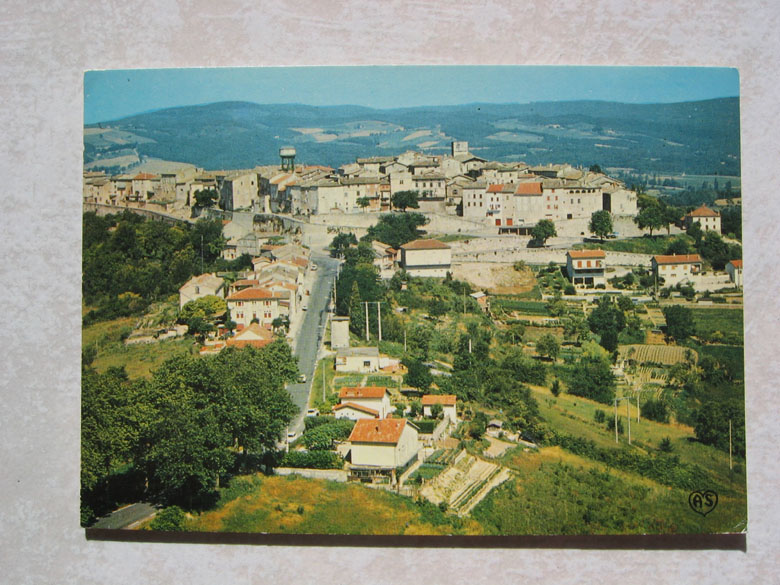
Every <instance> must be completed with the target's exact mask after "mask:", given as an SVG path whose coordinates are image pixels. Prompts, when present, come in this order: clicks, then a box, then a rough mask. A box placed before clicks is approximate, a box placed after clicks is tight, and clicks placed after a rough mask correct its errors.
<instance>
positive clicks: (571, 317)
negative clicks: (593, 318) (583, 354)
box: [563, 313, 590, 343]
mask: <svg viewBox="0 0 780 585" xmlns="http://www.w3.org/2000/svg"><path fill="white" fill-rule="evenodd" d="M563 335H564V336H565V337H566V339H573V340H574V341H575V342H577V343H582V342H583V341H585V340H586V339H588V337H589V336H590V328H589V327H588V320H587V319H586V318H585V316H584V315H583V314H582V313H569V314H568V315H566V317H565V318H564V319H563Z"/></svg>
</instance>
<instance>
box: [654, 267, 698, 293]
mask: <svg viewBox="0 0 780 585" xmlns="http://www.w3.org/2000/svg"><path fill="white" fill-rule="evenodd" d="M653 270H654V272H655V274H656V276H657V277H658V279H659V283H660V279H661V278H663V279H664V283H663V286H665V287H666V286H674V285H676V284H677V283H678V282H684V281H692V279H693V278H695V277H696V276H697V275H698V273H699V271H700V265H699V264H693V263H684V264H656V263H655V261H653ZM694 284H695V283H694Z"/></svg>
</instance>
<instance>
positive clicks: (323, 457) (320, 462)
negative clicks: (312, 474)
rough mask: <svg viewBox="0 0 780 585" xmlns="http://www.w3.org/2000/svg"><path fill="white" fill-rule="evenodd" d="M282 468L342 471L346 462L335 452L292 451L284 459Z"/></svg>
mask: <svg viewBox="0 0 780 585" xmlns="http://www.w3.org/2000/svg"><path fill="white" fill-rule="evenodd" d="M279 466H280V467H295V468H309V469H341V468H342V467H344V461H343V460H342V459H341V457H339V455H338V453H334V452H333V451H290V452H289V453H285V454H284V457H282V461H281V464H280V465H279Z"/></svg>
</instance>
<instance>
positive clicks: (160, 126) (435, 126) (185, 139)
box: [84, 98, 740, 176]
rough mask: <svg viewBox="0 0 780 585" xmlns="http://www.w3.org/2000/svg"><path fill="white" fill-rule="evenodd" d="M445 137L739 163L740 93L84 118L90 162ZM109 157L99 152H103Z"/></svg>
mask: <svg viewBox="0 0 780 585" xmlns="http://www.w3.org/2000/svg"><path fill="white" fill-rule="evenodd" d="M452 140H466V141H468V142H469V146H470V150H471V151H472V152H473V153H474V154H477V155H479V156H481V157H483V158H486V159H489V160H499V161H510V160H518V161H525V162H527V163H529V164H532V165H535V164H547V163H561V162H568V163H571V164H574V165H583V166H590V165H591V164H595V163H597V164H599V165H600V166H601V167H621V168H632V169H637V170H639V171H641V172H677V173H683V172H684V173H690V174H721V175H734V176H737V175H739V174H740V159H739V156H740V150H739V148H740V145H739V100H738V98H723V99H715V100H707V101H699V102H685V103H676V104H623V103H611V102H595V101H576V102H540V103H531V104H467V105H462V106H436V107H414V108H402V109H392V110H375V109H371V108H365V107H360V106H335V107H314V106H305V105H299V104H264V105H263V104H255V103H248V102H220V103H215V104H208V105H201V106H186V107H177V108H169V109H164V110H158V111H154V112H150V113H144V114H138V115H135V116H130V117H127V118H122V119H120V120H114V121H110V122H104V123H101V124H90V125H88V126H85V128H84V162H85V164H87V165H89V166H90V168H100V167H101V166H105V167H106V168H108V169H109V170H116V169H115V168H114V167H112V165H113V164H115V163H116V161H133V160H136V159H138V160H141V161H143V160H146V159H148V158H150V157H152V158H159V159H165V160H175V161H182V162H187V163H192V164H194V165H197V166H200V167H204V168H207V169H233V168H251V167H254V166H256V165H259V164H274V163H276V162H277V161H278V152H279V147H280V146H282V145H292V146H295V148H296V150H297V153H298V156H297V159H296V160H297V161H298V162H303V163H307V164H325V165H330V166H334V167H338V166H340V165H342V164H345V163H349V162H354V160H355V158H357V157H365V156H378V155H395V154H400V153H401V152H403V151H404V150H409V149H414V150H423V151H426V152H429V153H432V154H442V153H446V152H448V151H449V148H450V146H449V144H450V142H451V141H452ZM104 161H105V162H104Z"/></svg>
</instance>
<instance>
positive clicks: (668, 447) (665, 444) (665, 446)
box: [658, 437, 674, 453]
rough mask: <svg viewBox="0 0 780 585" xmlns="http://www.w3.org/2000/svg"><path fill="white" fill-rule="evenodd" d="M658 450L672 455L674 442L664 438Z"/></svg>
mask: <svg viewBox="0 0 780 585" xmlns="http://www.w3.org/2000/svg"><path fill="white" fill-rule="evenodd" d="M658 448H659V449H660V450H661V451H663V452H664V453H671V452H672V451H673V450H674V447H673V446H672V440H671V439H670V438H669V437H664V438H663V439H661V444H660V445H659V446H658Z"/></svg>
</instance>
